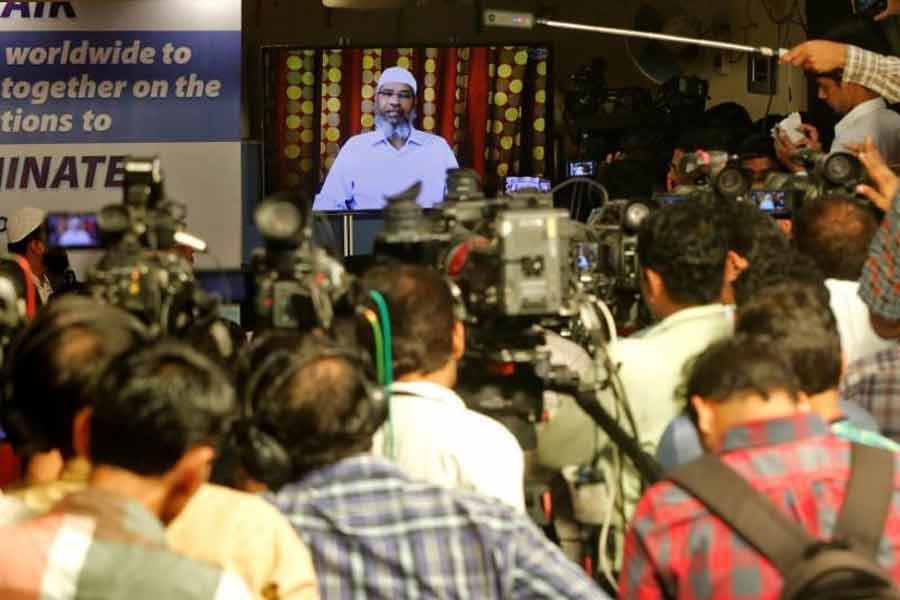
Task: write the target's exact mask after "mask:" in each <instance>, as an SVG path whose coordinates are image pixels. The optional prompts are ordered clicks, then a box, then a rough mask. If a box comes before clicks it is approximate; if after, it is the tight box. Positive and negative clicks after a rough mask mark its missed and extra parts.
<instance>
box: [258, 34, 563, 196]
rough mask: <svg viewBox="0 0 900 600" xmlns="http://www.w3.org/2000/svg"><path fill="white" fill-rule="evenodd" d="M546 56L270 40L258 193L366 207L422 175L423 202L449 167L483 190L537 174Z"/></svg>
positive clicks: (548, 115) (547, 97)
mask: <svg viewBox="0 0 900 600" xmlns="http://www.w3.org/2000/svg"><path fill="white" fill-rule="evenodd" d="M550 66H551V57H550V50H549V47H548V46H546V45H541V46H535V45H529V46H467V47H433V46H419V47H410V48H395V47H383V48H283V47H278V48H266V49H265V51H264V67H265V70H266V75H267V82H266V89H265V93H266V102H265V106H266V113H265V115H266V118H265V131H264V136H265V156H266V192H267V193H273V192H276V191H282V190H297V191H302V192H305V193H307V194H309V195H311V196H314V197H315V203H314V209H315V210H317V211H329V212H331V211H372V210H380V209H382V208H383V207H384V199H385V197H386V196H391V195H395V194H397V193H399V192H402V191H403V190H405V189H407V188H408V187H409V186H410V185H412V184H413V183H415V182H417V181H420V182H421V183H422V190H421V193H420V195H419V203H420V204H421V205H422V206H424V207H425V208H430V207H432V206H434V205H435V204H437V203H438V202H440V201H441V200H442V199H443V195H444V191H445V182H444V180H445V173H446V169H448V168H452V167H455V166H457V165H458V166H460V167H463V168H471V169H474V170H476V171H477V172H478V173H479V174H480V175H481V178H482V182H483V184H484V187H485V189H500V188H502V186H503V184H504V180H505V179H506V178H507V177H512V176H532V177H541V176H543V175H545V174H546V173H547V172H549V170H550V165H552V164H553V163H552V156H551V151H552V138H551V135H550V133H551V132H550V125H551V121H552V115H553V113H552V97H551V92H552V89H553V86H552V84H551V83H550V81H551V78H550V73H548V69H549V68H550ZM398 67H399V69H398Z"/></svg>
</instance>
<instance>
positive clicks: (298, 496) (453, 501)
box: [268, 456, 607, 600]
mask: <svg viewBox="0 0 900 600" xmlns="http://www.w3.org/2000/svg"><path fill="white" fill-rule="evenodd" d="M268 498H269V499H270V501H272V502H273V503H274V504H275V505H276V506H278V507H279V509H281V511H282V512H284V513H285V514H286V515H287V516H288V519H290V520H291V522H292V523H293V524H294V526H295V527H296V528H297V532H298V533H299V534H300V537H301V538H303V540H304V541H305V542H306V543H307V544H308V545H309V547H310V549H311V551H312V553H313V559H314V562H315V567H316V574H317V576H318V578H319V590H320V593H321V596H322V597H323V598H329V599H330V600H343V599H346V600H350V599H358V598H367V599H370V600H378V599H384V600H388V599H390V600H400V599H404V598H421V599H423V600H428V599H437V598H440V599H444V600H449V599H453V598H459V599H463V598H465V599H470V598H478V599H480V600H484V599H490V598H535V599H537V598H548V599H549V598H579V599H590V598H606V597H607V596H606V595H605V594H604V593H603V592H602V591H600V589H599V588H597V587H596V586H595V584H594V583H593V582H592V581H591V580H590V579H588V578H587V577H586V576H585V575H584V574H583V573H582V571H581V570H580V569H579V568H578V567H577V566H576V565H575V564H574V563H572V562H571V561H569V560H568V559H567V558H566V557H565V556H564V555H563V554H562V552H560V550H559V549H558V548H557V547H556V546H554V545H553V544H551V543H550V542H549V541H548V540H547V539H546V538H545V537H544V536H543V534H542V533H541V532H540V531H539V530H538V529H537V528H536V527H535V526H534V525H533V524H532V523H531V522H530V521H529V520H528V519H527V517H525V516H524V515H521V514H520V513H518V512H517V511H515V510H514V509H512V508H509V507H506V506H505V505H503V504H502V503H500V502H499V501H496V500H493V499H489V498H487V497H483V496H478V495H474V494H470V493H464V492H458V491H454V490H447V489H444V488H441V487H437V486H434V485H431V484H427V483H420V482H414V481H412V480H410V479H409V478H408V477H407V476H406V475H404V474H403V472H402V471H401V470H400V469H399V468H398V467H397V466H396V465H394V464H393V463H391V462H389V461H387V460H384V459H381V458H377V457H374V456H357V457H353V458H348V459H344V460H342V461H340V462H338V463H335V464H334V465H330V466H328V467H326V468H323V469H320V470H319V471H316V472H315V473H313V474H311V475H309V476H307V477H306V478H304V479H303V480H302V481H300V482H299V483H296V484H292V485H288V486H286V487H284V488H282V489H281V490H280V491H279V492H278V493H277V494H274V495H269V496H268Z"/></svg>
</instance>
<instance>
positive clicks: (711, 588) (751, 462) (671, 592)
mask: <svg viewBox="0 0 900 600" xmlns="http://www.w3.org/2000/svg"><path fill="white" fill-rule="evenodd" d="M720 458H721V459H722V461H724V462H725V463H726V464H727V465H728V466H730V467H731V468H733V469H734V470H736V471H737V472H738V473H740V474H741V475H742V476H743V477H744V478H745V479H747V480H748V481H749V482H750V483H751V484H752V485H753V487H755V488H756V489H758V490H760V491H761V492H763V493H764V494H765V495H766V496H768V498H769V499H770V500H771V501H772V502H773V503H774V504H775V505H776V506H778V508H779V509H781V510H782V511H783V512H784V513H785V514H787V515H789V516H790V517H791V518H793V519H795V520H796V521H798V522H799V523H800V524H802V525H803V527H804V528H805V529H806V530H807V531H808V532H809V533H810V535H812V536H815V537H819V538H825V539H827V538H829V537H830V535H831V531H832V529H833V528H834V524H835V521H836V519H837V514H838V512H839V511H840V507H841V505H842V504H843V500H844V491H845V487H846V484H847V481H848V478H849V475H850V443H849V442H847V441H846V440H842V439H840V438H838V437H836V436H834V435H831V434H829V430H828V425H826V424H825V422H824V421H822V420H821V419H820V418H819V417H817V416H815V415H813V414H809V413H804V414H797V415H795V416H793V417H789V418H785V419H776V420H771V421H762V422H756V423H750V424H747V425H742V426H739V427H736V428H734V429H731V430H730V431H729V432H728V433H727V434H726V437H725V443H724V448H723V451H722V453H721V456H720ZM894 480H895V493H894V499H893V503H892V505H891V511H890V514H889V516H888V519H887V522H886V525H885V533H884V537H883V538H882V542H881V549H880V552H879V555H878V561H879V563H881V565H882V566H883V567H885V568H886V569H887V570H888V571H889V572H890V573H891V574H892V575H893V577H894V578H895V579H900V460H898V464H897V465H896V466H895V475H894ZM619 585H620V590H619V592H620V598H623V599H631V598H640V599H641V600H651V599H653V598H679V599H685V600H694V599H697V600H700V599H707V598H740V599H741V600H763V599H771V600H775V599H776V598H778V597H779V594H780V593H781V587H782V586H781V577H780V575H779V574H778V571H776V570H775V568H774V567H773V566H772V565H771V564H770V563H769V561H768V560H766V559H765V558H764V557H762V556H761V555H760V554H759V553H758V552H756V551H755V550H754V549H752V548H751V547H750V546H749V545H747V543H746V542H745V541H744V540H743V539H742V538H741V537H740V536H739V535H737V534H736V533H735V532H734V531H732V530H731V529H730V528H729V527H728V526H727V525H725V523H724V522H722V521H721V520H720V519H719V518H718V517H716V516H714V515H712V514H711V513H710V512H709V510H708V509H707V508H706V507H705V506H704V505H703V504H702V503H701V502H700V501H699V500H697V499H695V498H694V497H693V496H691V495H689V494H688V493H687V492H685V491H683V490H682V489H681V488H679V487H678V486H676V485H675V484H674V483H671V482H668V481H663V482H661V483H658V484H656V485H654V486H653V487H652V488H650V490H648V491H647V493H646V494H644V496H643V498H641V501H640V503H639V504H638V508H637V511H636V513H635V516H634V519H633V521H632V523H631V527H630V528H629V531H628V535H627V539H626V543H625V562H624V565H623V568H622V572H621V575H620V579H619Z"/></svg>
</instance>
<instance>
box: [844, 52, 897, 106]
mask: <svg viewBox="0 0 900 600" xmlns="http://www.w3.org/2000/svg"><path fill="white" fill-rule="evenodd" d="M844 83H858V84H859V85H861V86H863V87H866V88H869V89H870V90H872V91H873V92H875V93H877V94H878V95H879V96H881V97H883V98H884V99H885V100H887V101H888V103H891V104H893V103H895V102H900V58H897V57H896V56H883V55H881V54H876V53H875V52H869V51H868V50H863V49H862V48H857V47H856V46H847V64H846V65H845V66H844Z"/></svg>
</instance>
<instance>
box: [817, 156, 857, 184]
mask: <svg viewBox="0 0 900 600" xmlns="http://www.w3.org/2000/svg"><path fill="white" fill-rule="evenodd" d="M861 172H862V164H861V163H860V162H859V160H858V159H857V158H856V157H855V156H853V155H852V154H847V153H846V152H837V153H835V154H832V155H831V156H829V157H828V158H827V159H826V160H825V164H824V166H823V169H822V174H823V175H824V176H825V179H827V180H828V182H829V183H831V184H833V185H840V186H843V185H848V184H853V183H856V182H858V181H859V179H860V174H861Z"/></svg>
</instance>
